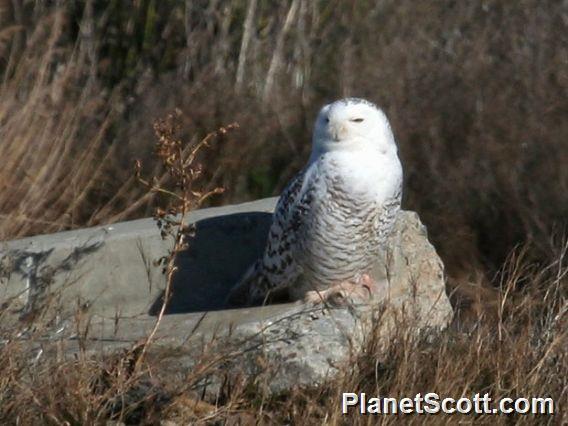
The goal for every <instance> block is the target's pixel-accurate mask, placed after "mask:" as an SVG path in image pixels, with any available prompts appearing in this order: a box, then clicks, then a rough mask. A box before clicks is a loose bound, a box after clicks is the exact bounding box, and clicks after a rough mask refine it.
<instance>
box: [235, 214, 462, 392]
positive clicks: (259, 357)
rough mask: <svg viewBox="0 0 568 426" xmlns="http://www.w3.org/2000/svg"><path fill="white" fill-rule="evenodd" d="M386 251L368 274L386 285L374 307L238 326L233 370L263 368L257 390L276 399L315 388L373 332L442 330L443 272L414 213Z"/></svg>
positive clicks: (306, 310) (306, 311)
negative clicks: (402, 324) (399, 327)
mask: <svg viewBox="0 0 568 426" xmlns="http://www.w3.org/2000/svg"><path fill="white" fill-rule="evenodd" d="M389 247H390V251H389V253H388V254H387V255H386V259H385V261H384V262H382V261H380V260H378V261H377V265H376V267H375V269H374V271H373V276H374V278H375V279H377V280H385V279H386V281H387V285H386V289H387V291H386V292H385V294H384V295H383V297H382V298H381V299H380V300H375V301H374V302H373V303H374V305H359V306H351V307H342V308H332V309H322V308H317V307H316V308H313V307H306V306H305V305H301V304H299V303H298V304H296V307H295V308H294V309H291V310H290V311H289V312H286V313H282V314H280V315H278V316H276V317H274V318H272V319H271V320H270V321H267V322H254V323H250V324H245V325H242V326H240V327H238V328H237V331H236V333H234V334H233V336H232V339H233V341H234V342H238V343H237V344H236V347H240V348H241V349H242V351H243V353H244V355H243V357H242V359H238V360H237V361H235V362H234V364H233V365H232V367H231V368H233V369H237V370H240V371H242V372H243V373H245V374H247V375H259V374H260V373H261V372H265V370H266V368H269V369H271V371H270V374H268V375H266V374H265V375H264V376H265V377H269V378H270V379H269V380H267V381H266V383H262V385H263V386H265V387H266V388H267V389H268V390H269V391H271V392H281V391H283V390H286V389H289V388H290V387H292V386H297V385H317V384H321V383H322V382H323V381H324V380H325V379H326V378H328V377H331V376H332V375H333V374H335V373H336V372H338V371H339V370H340V369H341V368H342V366H343V365H344V363H345V362H347V361H348V360H349V359H350V357H351V355H353V354H354V353H357V352H358V351H359V350H360V349H361V346H362V344H363V343H364V342H365V337H366V335H367V334H368V333H372V332H373V331H375V332H376V331H377V330H376V329H375V330H373V328H374V327H376V326H377V325H378V326H379V327H380V329H379V330H380V332H381V333H382V334H381V335H384V337H385V338H386V337H388V334H389V333H391V332H392V331H393V330H392V327H393V326H395V325H396V324H397V320H398V321H402V320H406V321H410V324H412V326H413V327H414V328H415V329H416V330H421V329H432V328H436V329H441V328H444V327H445V326H446V325H447V324H448V322H449V321H450V320H451V317H452V307H451V305H450V303H449V300H448V297H447V296H446V292H445V284H444V273H443V264H442V262H441V260H440V259H439V257H438V256H437V254H436V251H435V250H434V248H433V247H432V245H431V244H430V243H429V242H428V239H427V234H426V229H425V227H424V226H423V225H422V224H421V222H420V220H419V218H418V215H417V214H416V213H412V212H402V213H401V215H400V217H399V219H398V221H397V225H396V228H395V231H394V233H393V235H392V236H391V242H390V244H389ZM377 323H379V324H377ZM257 347H258V349H253V348H257ZM267 366H268V367H267Z"/></svg>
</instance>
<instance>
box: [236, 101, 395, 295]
mask: <svg viewBox="0 0 568 426" xmlns="http://www.w3.org/2000/svg"><path fill="white" fill-rule="evenodd" d="M401 194H402V166H401V164H400V160H399V158H398V155H397V147H396V143H395V140H394V136H393V133H392V130H391V127H390V125H389V122H388V120H387V117H386V116H385V114H384V113H383V111H381V110H380V109H379V108H377V107H376V106H375V105H374V104H373V103H371V102H369V101H366V100H363V99H357V98H347V99H341V100H338V101H336V102H333V103H331V104H329V105H326V106H324V107H323V108H322V109H321V110H320V112H319V114H318V117H317V119H316V122H315V126H314V132H313V138H312V152H311V156H310V159H309V161H308V164H307V165H306V166H305V167H304V169H303V170H302V171H300V172H299V173H298V174H297V175H296V176H295V177H294V178H293V179H292V180H291V181H290V183H289V184H288V186H287V187H286V189H284V191H283V192H282V195H281V196H280V199H279V201H278V204H277V205H276V210H275V212H274V216H273V219H272V225H271V227H270V231H269V233H268V238H267V242H266V246H265V250H264V254H263V256H262V257H261V258H260V259H258V260H257V261H256V262H255V263H254V264H253V265H252V266H251V267H250V268H249V270H248V271H247V272H246V273H245V275H244V276H243V277H242V278H241V280H240V282H239V283H238V284H237V285H236V286H235V287H234V288H233V289H232V290H231V293H230V294H229V297H228V299H227V302H228V305H229V306H237V305H241V306H242V305H254V304H259V303H264V302H266V301H267V300H270V299H272V298H273V297H277V298H278V296H277V295H280V297H281V296H282V295H283V294H284V295H286V297H287V298H291V299H293V300H298V299H304V300H305V301H307V302H312V303H318V302H324V301H330V302H333V301H338V300H347V298H348V297H351V296H353V295H355V296H356V297H358V298H361V297H367V298H368V297H369V296H372V295H373V292H376V291H378V290H377V289H378V284H377V283H375V282H374V281H373V279H372V278H371V277H370V275H369V272H370V269H371V267H372V265H373V263H374V261H375V260H376V259H377V257H378V256H379V253H380V250H381V249H382V248H384V246H385V244H386V241H387V238H388V236H389V234H390V232H391V230H392V228H393V225H394V222H395V220H396V216H397V213H398V212H399V210H400V200H401ZM275 295H276V296H275ZM352 299H353V298H352ZM352 299H351V300H352Z"/></svg>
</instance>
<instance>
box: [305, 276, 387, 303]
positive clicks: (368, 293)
mask: <svg viewBox="0 0 568 426" xmlns="http://www.w3.org/2000/svg"><path fill="white" fill-rule="evenodd" d="M378 289H379V286H378V284H377V282H376V281H375V280H374V279H373V278H371V276H370V275H369V274H361V275H360V276H359V277H358V278H356V279H355V280H352V281H343V282H341V283H339V284H337V285H334V286H332V287H330V288H328V289H326V290H321V291H318V290H313V291H308V292H307V293H306V294H305V296H304V303H307V304H310V305H319V304H322V303H327V304H330V305H332V306H341V305H346V304H349V303H353V302H368V301H370V300H372V299H373V297H374V295H375V294H376V293H377V291H378Z"/></svg>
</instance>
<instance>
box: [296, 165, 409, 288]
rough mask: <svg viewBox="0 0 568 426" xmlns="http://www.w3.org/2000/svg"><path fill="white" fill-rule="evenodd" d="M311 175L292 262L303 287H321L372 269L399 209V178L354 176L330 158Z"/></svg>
mask: <svg viewBox="0 0 568 426" xmlns="http://www.w3.org/2000/svg"><path fill="white" fill-rule="evenodd" d="M375 164H376V163H375ZM378 174H380V173H378ZM373 178H375V179H376V181H375V185H372V182H371V183H370V182H369V181H368V180H369V179H373ZM316 179H318V181H317V182H313V188H314V190H312V191H307V192H306V194H305V195H304V196H305V197H307V199H305V200H304V201H305V203H306V205H309V206H310V208H309V210H307V211H306V212H305V217H304V221H303V229H302V232H300V233H299V235H301V238H300V240H299V248H300V250H298V251H297V253H296V256H297V258H296V259H295V260H296V262H297V263H298V264H299V265H300V266H301V268H302V270H303V280H304V281H305V282H306V283H307V285H308V286H310V287H312V288H317V289H323V288H325V287H328V286H331V285H334V284H337V283H338V282H341V281H345V280H350V279H353V278H354V277H355V276H356V275H357V274H360V273H363V272H367V271H368V270H369V269H370V268H371V267H372V265H373V263H374V261H375V260H376V259H377V256H379V253H380V250H381V248H382V246H383V245H384V244H385V243H386V240H387V238H388V236H389V234H390V232H391V229H392V227H393V224H394V221H395V220H396V214H397V212H398V210H399V208H400V179H394V180H392V183H390V182H389V181H388V179H386V180H385V179H380V176H370V177H369V176H357V175H355V176H354V175H353V173H352V171H351V170H350V169H349V168H348V167H345V166H344V165H343V164H342V163H341V161H340V160H337V159H333V158H331V159H323V160H322V164H321V165H320V172H319V173H318V174H317V178H316ZM365 179H366V180H365ZM385 185H386V186H387V187H385Z"/></svg>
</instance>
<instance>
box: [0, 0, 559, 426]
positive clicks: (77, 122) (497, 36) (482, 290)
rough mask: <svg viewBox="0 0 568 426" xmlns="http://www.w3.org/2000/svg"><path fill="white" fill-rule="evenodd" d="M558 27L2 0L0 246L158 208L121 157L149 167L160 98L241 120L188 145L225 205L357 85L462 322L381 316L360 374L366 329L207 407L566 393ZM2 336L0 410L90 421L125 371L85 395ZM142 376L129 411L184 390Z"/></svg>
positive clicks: (297, 4) (386, 15)
mask: <svg viewBox="0 0 568 426" xmlns="http://www.w3.org/2000/svg"><path fill="white" fill-rule="evenodd" d="M247 17H248V18H247ZM567 22H568V11H567V9H566V6H565V4H564V3H563V2H560V1H555V0H544V1H537V0H521V1H517V2H515V3H514V4H513V3H505V2H500V1H497V0H487V1H479V2H457V1H450V0H444V1H425V2H412V1H406V0H405V1H391V0H381V1H377V2H370V1H358V2H352V3H351V2H343V1H340V0H332V1H327V2H319V1H318V2H311V1H307V0H289V1H288V2H274V3H271V2H253V1H234V2H233V1H225V0H219V1H199V2H190V1H187V2H178V1H169V0H167V1H163V2H134V3H132V4H130V3H129V2H99V1H93V0H81V1H77V2H68V3H67V2H54V3H46V2H41V1H25V2H24V1H21V0H12V1H5V0H4V1H0V77H1V79H2V80H1V82H0V99H1V101H0V158H1V159H2V161H1V164H2V168H0V239H9V238H16V237H21V236H24V235H33V234H38V233H48V232H54V231H59V230H64V229H73V228H77V227H83V226H90V225H95V224H99V223H108V222H113V221H117V220H124V219H132V218H136V217H141V216H149V215H151V214H152V211H153V209H154V207H155V206H156V205H157V204H159V203H160V202H161V201H163V200H162V199H160V198H159V197H158V198H156V197H153V196H147V195H146V193H145V192H144V189H143V188H141V187H140V186H139V185H137V183H136V179H135V177H134V176H133V174H132V166H133V161H132V160H133V159H134V158H141V159H142V161H143V164H144V165H145V167H147V168H148V169H149V170H152V173H153V174H157V175H161V174H163V172H164V171H165V170H164V169H163V168H161V166H160V163H159V161H158V160H157V159H153V158H152V155H151V151H152V149H151V146H152V144H153V143H154V140H153V135H152V131H153V130H152V126H151V123H152V122H153V121H154V119H155V118H156V117H161V116H164V115H165V113H166V112H169V111H171V110H172V109H173V108H174V107H178V108H180V109H181V110H182V111H183V113H184V114H183V117H185V122H184V123H183V128H182V133H183V136H187V137H190V138H192V139H191V140H192V141H193V142H196V141H198V140H200V139H201V138H202V137H203V136H204V135H205V134H207V133H208V131H209V130H210V129H214V128H218V127H219V126H222V125H224V124H226V123H230V122H234V121H237V122H239V124H240V130H239V131H238V132H236V133H234V134H233V135H232V137H231V138H226V139H224V138H221V140H220V142H219V143H218V144H216V145H215V147H213V149H212V150H210V152H209V153H207V154H206V155H204V157H203V158H202V159H201V160H202V162H203V165H204V169H203V170H204V171H203V172H204V177H205V178H206V180H207V185H208V186H207V188H205V191H207V190H210V189H213V188H215V187H218V186H222V187H224V188H226V189H227V193H226V194H225V195H224V196H223V198H222V202H225V203H231V202H236V201H244V200H246V199H252V198H258V197H262V196H268V195H273V194H277V193H278V191H280V190H281V189H282V187H283V186H284V184H285V183H286V181H287V180H288V179H289V178H290V177H291V176H292V174H293V173H295V172H296V171H297V170H299V168H300V167H301V166H302V164H303V163H304V162H305V160H306V158H307V153H308V151H309V143H308V142H309V134H310V131H311V123H312V121H313V118H314V116H315V113H316V111H317V109H318V108H319V107H320V106H321V105H322V103H324V102H326V101H329V100H332V99H335V98H338V97H341V96H346V95H355V96H363V97H367V98H369V99H371V100H373V101H376V102H377V103H378V104H380V105H382V106H383V107H384V108H385V110H386V112H387V114H388V116H389V117H390V119H391V121H392V124H393V127H394V131H395V135H396V137H397V140H398V143H399V146H400V153H401V157H402V161H403V165H404V170H405V198H404V206H405V208H407V209H412V210H416V211H418V212H419V214H420V217H421V218H422V220H423V221H424V222H425V223H426V225H427V226H428V229H429V235H430V238H431V239H432V241H433V242H434V244H435V246H436V248H437V249H438V251H439V253H440V255H441V257H442V258H443V260H444V263H445V265H446V269H447V273H448V278H449V280H448V291H449V293H450V294H451V297H452V300H453V302H454V305H455V307H456V308H458V315H457V319H458V320H460V323H461V324H462V325H463V324H464V323H465V322H467V323H469V324H470V325H471V324H476V325H477V327H476V328H475V329H474V330H473V331H471V329H470V328H469V326H468V328H466V330H469V331H467V333H466V332H465V331H463V330H462V331H460V330H448V331H446V332H444V333H442V334H441V335H439V336H437V337H436V339H437V340H436V344H435V345H432V344H431V343H428V342H426V341H422V340H418V341H416V340H413V339H409V338H405V335H404V330H401V336H399V337H398V339H399V340H396V339H395V340H393V342H392V344H390V345H389V348H388V350H387V353H388V354H389V357H388V359H389V362H386V363H380V365H379V367H380V368H377V367H376V366H375V361H374V360H376V352H377V349H376V347H375V346H373V345H374V343H373V342H374V341H375V340H374V339H371V341H370V343H369V349H368V350H367V351H365V352H364V353H363V354H362V355H361V356H360V357H359V359H357V360H354V363H355V364H354V365H357V366H359V367H360V368H359V369H353V374H346V375H345V376H344V377H340V378H338V379H337V381H336V382H332V383H329V384H328V385H327V386H324V387H323V388H321V389H320V390H317V391H316V390H313V389H312V390H298V391H296V392H292V393H291V394H289V395H287V396H286V397H282V398H272V399H269V400H267V401H265V400H262V399H260V400H259V399H258V398H251V390H250V389H251V388H252V389H254V386H253V384H246V383H245V384H243V385H242V386H236V388H235V389H237V390H236V391H233V392H231V391H229V390H227V392H226V395H227V396H226V399H225V400H222V401H218V402H217V403H214V404H213V405H215V406H216V408H215V410H214V415H213V418H219V419H226V418H227V416H234V415H235V412H234V409H235V407H237V406H238V407H240V411H241V412H244V413H248V415H252V416H254V417H257V418H260V419H261V420H262V421H264V422H271V421H274V422H276V421H291V422H295V423H299V422H300V421H301V420H306V421H308V422H309V423H319V422H321V421H327V422H336V421H337V422H344V421H347V420H344V419H343V420H342V419H340V418H339V417H338V414H337V407H338V402H337V392H338V391H339V390H352V391H356V390H357V389H361V390H366V391H367V392H368V393H377V392H379V391H380V392H382V393H385V392H386V393H389V394H391V395H394V394H401V395H402V394H408V393H410V394H412V393H416V392H415V391H416V389H419V390H426V389H427V390H429V391H430V390H434V391H439V393H440V394H448V395H452V396H454V395H461V394H462V393H468V392H472V391H477V390H479V391H482V390H487V391H489V392H490V393H491V394H492V395H493V396H494V397H498V396H500V395H523V396H525V395H543V394H544V395H546V394H550V395H553V396H554V397H555V398H557V399H558V400H564V401H565V400H566V377H567V374H566V373H567V372H566V365H567V363H566V359H565V351H563V350H561V349H559V348H561V347H562V345H561V344H560V342H562V341H563V339H564V341H565V339H566V298H567V291H568V290H567V285H566V284H567V281H566V273H565V272H566V257H565V256H564V255H563V253H565V247H566V239H567V237H566V230H567V229H568V222H567V218H568V201H567V200H568V198H567V197H566V194H567V193H568V167H566V165H567V164H568V145H567V143H566V141H567V140H568V125H567V123H568V121H567V120H566V117H567V114H568V96H567V95H568V74H567V73H566V66H565V63H566V60H567V58H568V47H567V46H568V31H567V24H566V23H567ZM563 250H564V251H563ZM479 319H482V322H481V323H479V322H478V321H479ZM14 327H15V326H14ZM35 328H36V329H38V330H40V329H41V328H42V327H41V326H39V325H36V326H35ZM15 330H16V331H14V330H12V331H10V330H8V331H5V333H8V334H7V335H6V336H5V338H6V339H7V341H8V342H9V343H8V344H3V345H2V348H1V349H0V351H1V352H2V354H1V356H0V377H1V379H0V420H1V421H2V423H6V422H16V420H17V421H19V422H20V423H37V422H51V423H64V422H66V421H67V422H70V423H75V424H78V423H89V422H95V421H98V420H100V419H102V418H106V417H108V416H109V415H110V414H109V413H112V412H114V413H115V414H116V410H115V411H113V410H114V409H109V406H110V405H113V404H115V402H109V401H115V399H113V398H119V397H122V396H123V395H124V394H125V393H128V392H127V391H128V390H130V389H132V388H136V389H139V386H141V385H140V383H142V382H143V383H145V382H144V380H146V378H144V380H142V376H140V377H138V376H136V377H135V378H134V379H132V380H131V381H128V383H127V384H125V383H124V382H121V380H123V378H121V377H122V376H121V375H120V374H119V375H118V377H119V378H117V377H115V376H112V377H114V378H113V379H112V380H111V382H112V384H111V385H110V388H109V389H112V391H110V392H111V394H112V395H114V396H112V397H110V396H109V395H104V396H100V395H99V394H96V392H95V391H93V390H92V388H91V387H89V386H87V385H86V383H89V382H90V380H91V379H92V377H93V374H94V373H93V371H95V370H96V371H100V370H101V369H104V368H106V367H105V366H106V362H107V361H106V360H105V359H102V358H101V359H99V358H97V357H95V358H94V359H92V360H88V359H84V360H80V362H78V361H77V360H68V359H64V358H61V357H51V358H48V357H40V358H39V361H38V363H37V364H34V365H36V366H35V367H34V368H31V367H30V365H32V364H30V363H33V362H34V361H33V360H34V359H35V352H30V349H29V348H28V347H27V346H26V345H22V344H20V343H19V341H18V340H17V339H15V338H13V336H14V335H15V334H17V333H18V332H20V331H21V330H20V329H19V328H17V327H16V329H15ZM463 333H466V334H463ZM10 336H12V337H10ZM150 362H151V361H148V363H150ZM377 365H378V364H377ZM147 367H148V369H149V370H148V371H154V372H155V371H156V370H154V369H153V367H152V366H151V365H150V364H147ZM156 368H157V367H156ZM159 376H160V375H159V374H153V375H152V380H157V384H155V385H153V386H154V387H153V389H158V390H159V392H158V394H159V395H160V396H159V398H158V396H156V398H158V399H160V398H165V399H164V401H166V402H163V401H162V399H160V401H162V402H163V404H164V405H160V404H161V403H160V404H159V403H157V402H156V401H157V400H154V399H151V398H150V396H148V395H149V394H148V393H145V392H142V393H141V394H140V395H144V398H146V397H148V398H150V401H152V403H151V404H147V406H145V407H146V408H136V410H137V411H136V410H135V411H136V413H138V414H136V415H138V416H142V417H141V418H146V419H148V420H149V419H151V418H154V417H152V416H153V415H155V413H154V414H152V410H158V411H159V412H162V411H160V410H170V409H171V410H174V411H175V406H174V405H171V404H174V403H173V402H172V401H182V400H183V398H182V397H181V396H180V395H185V393H184V392H185V391H186V390H187V391H188V392H189V390H190V389H189V388H188V387H187V386H186V385H184V384H182V383H180V381H179V380H178V381H177V382H175V381H174V382H167V383H166V380H165V379H164V381H163V382H160V380H161V379H160V377H159ZM144 377H146V376H144ZM156 377H157V378H156ZM113 392H114V393H113ZM247 392H249V393H247ZM129 395H130V394H129ZM164 395H165V396H164ZM178 397H179V398H181V399H179V398H178ZM191 398H193V396H192V397H191ZM197 399H199V398H197ZM186 402H187V401H186ZM209 402H210V403H213V402H212V401H209ZM237 403H238V405H237ZM109 404H110V405H109ZM168 404H169V405H168ZM179 404H181V405H183V404H184V403H182V402H179ZM143 405H144V404H142V406H143ZM22 406H26V407H30V408H29V410H28V411H26V412H25V413H24V412H22V410H21V407H22ZM113 406H114V405H113ZM183 406H184V407H185V405H183ZM101 407H103V408H101ZM133 407H138V406H137V405H133ZM167 407H170V408H167ZM205 407H206V408H207V406H205ZM178 408H179V407H178ZM182 408H183V407H182ZM182 408H179V410H178V411H179V412H183V413H185V414H184V415H187V416H189V414H187V413H188V412H189V411H191V410H190V409H186V408H187V407H186V408H183V409H182ZM206 408H203V409H204V410H205V411H207V410H208V408H207V409H206ZM209 408H210V407H209ZM217 409H218V410H219V411H216V410H217ZM188 410H189V411H188ZM164 412H165V411H164ZM168 412H169V411H168ZM175 412H177V411H175ZM207 412H208V413H209V414H206V415H207V416H210V415H211V413H210V412H209V411H207ZM121 415H122V416H123V417H128V416H130V415H132V414H129V413H126V412H123V414H121ZM192 415H193V414H192ZM200 415H201V416H206V415H205V414H203V413H202V414H200ZM97 416H99V417H100V418H98V417H97ZM105 416H106V417H105ZM186 418H187V419H189V418H190V417H186ZM246 418H248V417H246ZM246 418H245V419H246ZM249 419H250V418H249ZM560 419H561V418H560V417H559V416H557V417H555V418H554V419H553V422H557V421H558V422H561V420H560ZM350 420H355V419H350ZM357 420H358V421H361V422H365V421H367V420H368V421H372V420H371V419H357ZM383 420H385V419H383ZM412 420H415V421H416V422H421V421H422V420H421V419H420V418H412ZM483 420H485V419H483ZM515 420H521V421H525V422H528V423H530V422H532V421H533V420H535V419H530V418H519V419H515ZM536 420H538V421H540V420H542V419H540V420H539V419H536ZM385 421H386V422H389V421H393V420H391V419H386V420H385ZM431 421H432V422H433V423H435V422H436V421H441V420H436V419H434V420H431ZM491 421H494V420H491ZM508 421H513V420H508V419H507V418H500V419H499V420H498V421H497V422H498V423H499V422H501V423H507V422H508ZM543 422H546V420H543Z"/></svg>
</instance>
